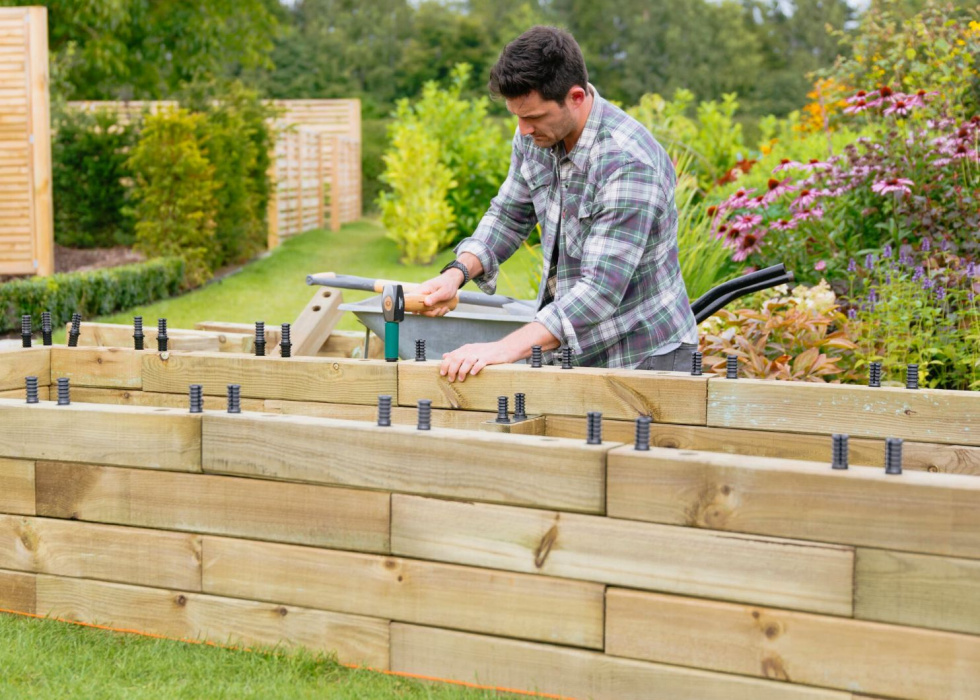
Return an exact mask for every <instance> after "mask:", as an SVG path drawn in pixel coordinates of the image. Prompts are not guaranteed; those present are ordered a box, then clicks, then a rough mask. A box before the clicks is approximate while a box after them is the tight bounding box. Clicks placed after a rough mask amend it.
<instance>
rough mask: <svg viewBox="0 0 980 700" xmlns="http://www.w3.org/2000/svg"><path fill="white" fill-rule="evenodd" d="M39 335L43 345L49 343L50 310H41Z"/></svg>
mask: <svg viewBox="0 0 980 700" xmlns="http://www.w3.org/2000/svg"><path fill="white" fill-rule="evenodd" d="M41 337H42V339H43V340H42V342H43V343H44V344H45V345H51V312H50V311H43V312H41Z"/></svg>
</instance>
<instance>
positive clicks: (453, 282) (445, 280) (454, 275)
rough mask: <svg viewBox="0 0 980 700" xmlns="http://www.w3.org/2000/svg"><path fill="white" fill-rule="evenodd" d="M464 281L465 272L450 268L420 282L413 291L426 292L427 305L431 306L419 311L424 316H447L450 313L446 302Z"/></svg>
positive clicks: (414, 292)
mask: <svg viewBox="0 0 980 700" xmlns="http://www.w3.org/2000/svg"><path fill="white" fill-rule="evenodd" d="M462 283H463V273H462V272H460V271H459V270H456V269H450V270H446V271H445V272H443V273H442V274H441V275H439V276H438V277H433V278H432V279H430V280H428V281H427V282H423V283H422V284H420V285H419V286H418V287H417V288H416V289H415V290H414V291H413V292H412V293H413V294H424V295H425V305H426V306H427V307H429V308H428V309H426V310H425V311H420V312H419V313H421V314H422V315H423V316H445V315H446V314H447V313H449V307H448V306H446V302H447V301H449V300H450V299H452V298H453V297H454V296H456V292H458V291H459V287H460V285H461V284H462Z"/></svg>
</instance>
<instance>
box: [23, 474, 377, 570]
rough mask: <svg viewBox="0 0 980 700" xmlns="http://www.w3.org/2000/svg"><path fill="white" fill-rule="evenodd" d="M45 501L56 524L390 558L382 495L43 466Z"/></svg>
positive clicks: (40, 488)
mask: <svg viewBox="0 0 980 700" xmlns="http://www.w3.org/2000/svg"><path fill="white" fill-rule="evenodd" d="M37 494H38V495H37V503H38V514H39V515H45V516H49V517H53V518H71V519H77V520H88V521H95V522H105V523H118V524H121V525H135V526H138V527H151V528H160V529H167V530H182V531H186V532H199V533H210V534H221V535H233V536H237V537H248V538H254V539H260V540H271V541H277V542H293V543H296V544H308V545H317V546H321V547H331V548H335V549H354V550H359V551H367V552H381V553H386V552H388V551H389V546H388V533H389V502H390V497H389V495H388V494H386V493H379V492H374V491H354V490H352V489H341V488H331V487H327V486H313V485H310V484H287V483H272V482H268V481H259V480H257V479H239V478H234V477H227V476H208V475H203V474H193V475H192V474H178V473H173V472H156V471H148V470H143V469H119V468H114V467H99V466H91V465H84V464H70V463H66V462H39V463H38V465H37ZM167 585H172V584H167Z"/></svg>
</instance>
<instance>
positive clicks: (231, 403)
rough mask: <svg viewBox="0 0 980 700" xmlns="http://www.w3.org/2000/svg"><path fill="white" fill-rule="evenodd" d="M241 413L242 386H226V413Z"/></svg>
mask: <svg viewBox="0 0 980 700" xmlns="http://www.w3.org/2000/svg"><path fill="white" fill-rule="evenodd" d="M241 412H242V386H241V384H229V385H228V413H241Z"/></svg>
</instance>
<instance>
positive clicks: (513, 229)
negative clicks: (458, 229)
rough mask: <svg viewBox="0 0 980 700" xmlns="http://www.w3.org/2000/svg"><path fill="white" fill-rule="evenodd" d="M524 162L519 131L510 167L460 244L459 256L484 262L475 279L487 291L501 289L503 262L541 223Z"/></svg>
mask: <svg viewBox="0 0 980 700" xmlns="http://www.w3.org/2000/svg"><path fill="white" fill-rule="evenodd" d="M523 161H524V151H523V144H522V143H521V137H520V133H519V132H515V134H514V142H513V148H512V149H511V157H510V170H509V171H508V172H507V179H506V180H504V184H503V185H501V186H500V190H499V191H498V192H497V196H496V197H494V198H493V201H491V202H490V208H489V209H488V210H487V213H486V214H484V215H483V219H481V220H480V224H479V225H478V226H477V227H476V231H474V232H473V235H472V236H470V237H469V238H465V239H463V240H462V241H460V243H459V244H458V245H457V246H456V248H455V251H456V255H457V257H458V256H459V255H460V254H461V253H472V254H473V255H475V256H476V257H477V259H478V260H479V261H480V264H481V265H483V273H482V274H481V275H479V276H478V277H475V278H474V279H473V281H474V282H475V283H476V285H477V286H478V287H479V288H480V289H481V290H483V291H484V292H486V293H487V294H494V293H495V292H496V291H497V275H498V273H499V272H500V264H501V263H502V262H504V261H505V260H507V259H508V258H509V257H510V256H511V255H513V254H514V253H515V252H516V251H517V249H518V248H520V246H521V243H523V242H524V241H525V240H527V237H528V235H529V234H530V233H531V231H532V230H533V229H534V227H535V225H537V223H538V218H537V216H536V214H535V212H534V203H533V201H532V199H531V190H530V189H529V188H528V186H527V182H525V180H524V176H523V175H522V174H521V165H522V163H523Z"/></svg>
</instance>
